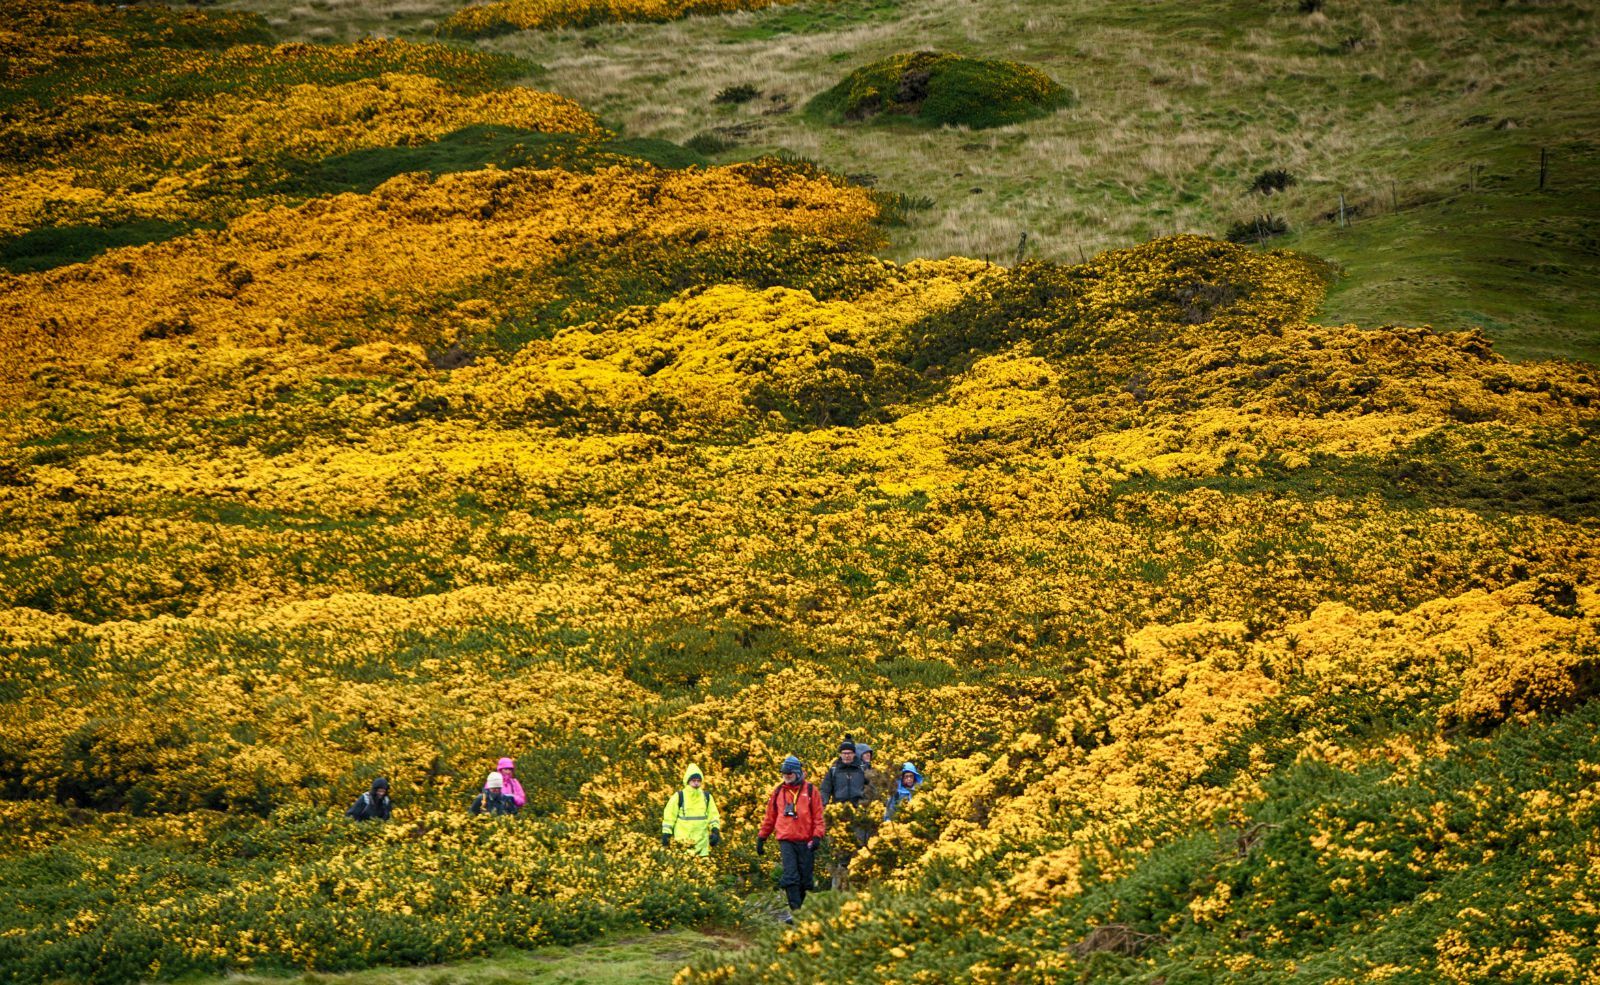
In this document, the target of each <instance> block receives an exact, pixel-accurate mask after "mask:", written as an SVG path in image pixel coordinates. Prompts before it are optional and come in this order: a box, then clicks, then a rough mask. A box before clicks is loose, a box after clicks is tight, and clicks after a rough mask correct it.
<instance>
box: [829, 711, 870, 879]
mask: <svg viewBox="0 0 1600 985" xmlns="http://www.w3.org/2000/svg"><path fill="white" fill-rule="evenodd" d="M866 798H867V771H866V770H864V769H862V768H861V764H860V763H859V762H857V761H856V742H855V740H854V739H852V738H851V737H850V736H848V735H847V736H845V737H844V742H843V743H841V744H840V746H839V758H838V760H837V761H836V762H834V764H833V765H832V766H830V767H828V772H827V775H825V776H824V777H823V778H822V802H823V803H824V804H829V805H832V806H833V808H834V811H833V812H834V814H835V815H837V819H836V821H835V823H836V824H838V825H839V827H840V828H842V829H844V830H845V831H848V832H850V837H851V838H853V839H854V840H855V845H854V846H852V845H851V844H850V842H848V841H845V840H844V839H842V838H835V839H834V841H833V852H832V854H833V861H832V863H831V864H830V865H829V867H828V868H829V874H830V879H829V883H830V885H831V886H832V887H833V888H834V889H848V888H849V885H848V883H849V872H850V857H851V856H852V855H854V854H855V848H856V847H857V846H861V845H865V844H866V843H867V839H868V838H870V837H872V830H871V828H870V827H869V826H868V822H867V817H868V815H870V814H874V813H875V810H874V809H868V810H863V809H862V808H863V805H865V804H867V803H868V801H867V799H866ZM877 820H878V819H877V817H875V816H874V817H872V818H871V821H872V822H873V823H875V822H876V821H877Z"/></svg>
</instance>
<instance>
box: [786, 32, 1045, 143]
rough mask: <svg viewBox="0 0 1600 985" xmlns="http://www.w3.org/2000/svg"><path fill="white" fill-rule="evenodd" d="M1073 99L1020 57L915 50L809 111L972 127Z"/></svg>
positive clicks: (862, 71) (845, 118) (875, 66)
mask: <svg viewBox="0 0 1600 985" xmlns="http://www.w3.org/2000/svg"><path fill="white" fill-rule="evenodd" d="M1070 102H1071V94H1070V93H1069V92H1068V91H1067V89H1066V88H1065V87H1063V86H1062V85H1060V84H1059V83H1058V82H1056V81H1055V80H1054V79H1052V78H1050V77H1049V76H1048V75H1046V74H1044V73H1043V72H1041V71H1039V70H1038V69H1035V68H1031V67H1029V66H1027V65H1023V64H1020V63H1018V62H1008V61H999V60H995V59H988V58H969V57H966V56H964V55H955V54H951V53H948V52H938V51H915V52H907V53H905V54H899V55H893V56H891V57H889V58H885V59H882V60H881V61H876V62H873V63H872V64H870V65H866V66H863V67H862V68H858V69H856V70H855V71H854V72H851V73H850V74H849V75H848V76H846V77H845V79H844V81H842V82H840V83H839V84H838V85H836V86H834V87H833V88H832V89H829V90H828V91H826V92H824V93H821V94H819V95H818V96H816V97H815V98H813V99H812V100H811V102H810V103H809V104H808V105H807V107H806V111H807V112H808V113H810V114H812V115H813V116H815V117H817V118H820V119H822V120H825V121H827V122H830V123H848V122H858V121H879V122H883V121H891V120H896V119H904V120H913V121H916V122H919V123H925V124H928V125H930V126H962V127H971V128H972V129H975V130H976V129H982V128H985V127H998V126H1005V125H1007V124H1011V123H1021V122H1023V121H1024V120H1030V119H1034V118H1035V117H1040V116H1044V115H1047V114H1049V113H1053V112H1055V111H1056V110H1057V109H1060V108H1061V107H1063V106H1066V105H1068V103H1070Z"/></svg>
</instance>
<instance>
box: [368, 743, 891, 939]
mask: <svg viewBox="0 0 1600 985" xmlns="http://www.w3.org/2000/svg"><path fill="white" fill-rule="evenodd" d="M872 759H873V752H872V747H871V746H869V745H867V744H865V743H861V742H856V741H855V740H854V739H853V738H851V737H850V736H848V735H847V736H845V738H844V741H843V742H842V743H841V744H840V745H839V755H838V758H837V759H836V760H835V761H834V762H833V764H832V765H830V766H829V767H828V771H827V772H826V773H824V774H823V776H822V782H821V783H818V784H813V783H811V782H810V781H809V780H807V779H806V771H805V766H804V765H803V764H802V763H801V762H800V759H799V757H797V756H789V757H787V758H786V759H784V761H783V763H782V765H780V766H779V767H778V772H779V774H780V775H781V776H782V780H781V781H780V782H779V783H778V785H777V786H775V787H773V788H772V792H771V793H770V794H769V795H768V796H767V804H766V812H765V814H764V816H763V817H762V820H761V827H760V829H759V830H758V831H757V832H756V854H757V855H765V854H766V850H767V842H768V841H769V840H770V839H773V838H776V839H777V841H778V855H779V859H780V861H781V863H782V865H783V877H782V878H781V879H780V880H779V883H778V885H779V887H780V888H782V889H783V891H784V894H785V896H786V898H787V902H788V904H789V910H790V911H791V912H792V911H794V910H798V909H799V908H800V905H801V904H802V903H804V902H805V898H806V893H807V892H808V891H810V890H811V889H812V888H813V885H814V880H813V870H814V868H815V863H816V856H817V851H818V849H819V848H820V847H821V845H822V842H823V838H824V835H825V831H826V820H827V819H826V813H827V809H828V808H829V807H830V806H831V807H833V808H834V814H835V817H836V819H837V823H838V824H841V825H842V826H843V827H844V828H845V830H847V831H848V832H849V834H850V837H851V840H852V841H854V842H855V844H856V846H861V845H865V844H866V843H867V841H868V839H870V838H871V837H872V835H873V833H874V832H875V831H876V830H877V826H878V824H879V823H881V822H883V821H888V820H892V819H893V818H894V815H895V812H896V811H897V810H898V809H899V808H900V805H902V804H904V803H905V802H906V801H908V800H910V799H911V797H912V795H913V794H915V793H916V792H917V788H918V787H919V786H921V785H922V773H921V771H919V770H918V769H917V767H916V764H915V763H911V762H906V763H903V764H902V765H901V767H900V770H899V772H898V774H897V775H896V776H895V777H894V778H893V782H892V783H890V782H888V778H887V777H885V776H884V774H883V773H882V772H880V771H879V770H878V769H877V768H876V767H874V766H873V765H872ZM516 771H517V764H516V761H515V760H513V759H511V758H510V757H509V756H508V757H505V758H502V759H501V760H500V761H499V762H498V763H497V764H496V765H495V768H494V770H493V771H492V772H490V773H489V775H488V776H487V777H486V778H485V779H484V783H483V789H482V790H481V791H480V792H479V793H478V795H477V796H476V797H475V798H473V801H472V805H471V807H470V810H471V811H472V813H474V814H490V815H507V814H515V813H517V812H518V811H519V810H521V809H522V808H523V807H524V806H525V805H526V804H527V802H528V798H527V795H526V794H525V793H524V792H523V789H522V784H521V783H520V782H518V780H517V777H516ZM880 808H881V810H880ZM390 810H391V803H390V800H389V781H388V780H386V779H384V778H383V777H379V778H377V779H375V780H373V781H372V786H371V788H370V789H369V790H367V792H366V793H364V794H362V795H361V796H360V797H359V798H358V799H357V800H356V802H355V803H354V804H352V805H351V807H350V809H349V810H347V811H345V815H346V816H348V817H351V818H354V819H355V820H357V821H365V820H369V819H385V820H386V819H388V817H389V814H390ZM720 844H722V815H721V813H720V812H719V811H718V810H717V802H716V799H715V798H714V797H712V795H711V793H710V791H708V790H706V788H705V774H704V773H702V772H701V770H700V767H698V766H696V765H694V764H692V763H691V764H690V765H689V767H688V768H687V769H685V770H684V771H683V788H682V789H680V790H679V791H678V792H677V793H675V794H673V795H672V796H670V797H668V798H667V802H666V804H665V806H663V807H662V809H661V845H662V847H664V848H671V847H673V846H674V845H677V846H683V847H685V848H688V849H690V850H692V851H693V852H694V853H695V854H697V855H702V856H703V855H709V854H711V849H713V848H716V847H717V846H718V845H720ZM851 854H853V849H852V850H850V851H836V852H835V853H834V861H833V868H832V873H831V882H832V885H833V888H835V889H841V888H844V887H845V884H846V879H847V876H848V866H849V862H850V856H851Z"/></svg>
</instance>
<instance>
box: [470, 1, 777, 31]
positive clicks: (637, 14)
mask: <svg viewBox="0 0 1600 985" xmlns="http://www.w3.org/2000/svg"><path fill="white" fill-rule="evenodd" d="M794 2H796V0H490V2H488V3H478V4H473V5H472V6H469V7H464V8H462V9H461V10H458V11H456V12H455V13H454V14H452V15H451V16H450V18H449V19H448V20H446V21H445V22H444V23H443V24H442V25H440V27H439V33H440V34H443V35H445V36H447V37H459V38H482V37H493V36H494V35H497V34H506V33H509V32H511V31H531V30H547V29H552V28H560V27H592V26H594V25H596V24H614V23H619V22H623V21H658V22H659V21H672V20H678V19H679V18H682V17H692V16H694V15H696V14H726V13H731V12H732V11H736V10H760V9H762V8H763V7H771V6H775V5H778V4H785V3H794Z"/></svg>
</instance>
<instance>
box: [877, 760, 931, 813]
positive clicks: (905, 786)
mask: <svg viewBox="0 0 1600 985" xmlns="http://www.w3.org/2000/svg"><path fill="white" fill-rule="evenodd" d="M921 785H922V774H921V773H919V772H917V764H916V763H904V764H902V765H901V767H900V782H899V783H897V784H895V787H894V789H893V790H891V791H889V806H888V808H887V809H886V810H885V811H884V812H883V819H884V820H885V821H892V820H894V812H895V811H897V810H899V809H900V805H901V804H902V803H904V802H905V801H908V800H910V799H911V795H912V794H914V793H916V792H917V788H918V787H920V786H921Z"/></svg>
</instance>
